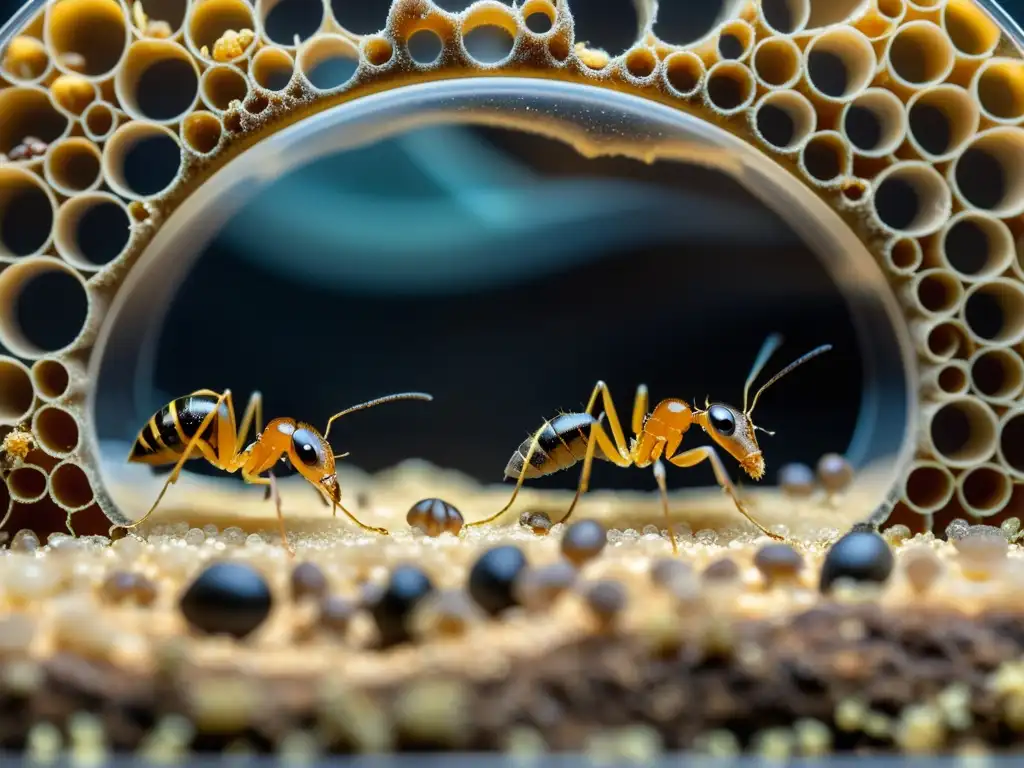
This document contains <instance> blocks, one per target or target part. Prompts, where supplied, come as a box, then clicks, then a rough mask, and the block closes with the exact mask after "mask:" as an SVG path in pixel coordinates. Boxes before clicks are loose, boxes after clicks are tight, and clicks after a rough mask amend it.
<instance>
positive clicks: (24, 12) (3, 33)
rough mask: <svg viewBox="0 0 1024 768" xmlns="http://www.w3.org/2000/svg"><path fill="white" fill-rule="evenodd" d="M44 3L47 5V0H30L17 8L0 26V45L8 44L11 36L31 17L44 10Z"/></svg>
mask: <svg viewBox="0 0 1024 768" xmlns="http://www.w3.org/2000/svg"><path fill="white" fill-rule="evenodd" d="M44 5H46V0H29V1H28V2H27V3H25V4H24V5H23V6H21V8H19V9H18V10H16V11H15V12H14V15H13V16H11V18H9V19H8V20H7V21H6V23H5V24H4V25H3V26H0V47H3V46H6V45H7V43H9V42H10V41H11V38H13V37H14V36H15V35H16V34H17V33H18V32H19V31H21V29H22V27H24V26H25V25H26V24H27V23H28V21H29V19H31V18H32V17H33V16H35V15H36V13H38V12H39V11H40V10H42V7H43V6H44Z"/></svg>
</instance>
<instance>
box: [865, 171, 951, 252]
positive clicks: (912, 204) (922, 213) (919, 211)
mask: <svg viewBox="0 0 1024 768" xmlns="http://www.w3.org/2000/svg"><path fill="white" fill-rule="evenodd" d="M872 202H873V204H874V209H875V216H876V217H877V218H878V221H879V222H880V223H881V224H882V225H883V226H885V227H886V228H887V229H889V230H890V231H891V232H893V234H897V235H904V236H910V237H921V236H923V235H928V234H931V233H932V232H935V231H936V230H938V229H939V228H940V227H942V225H943V224H944V223H945V222H946V220H947V219H948V218H949V214H950V212H951V211H952V209H953V200H952V196H951V195H950V192H949V187H947V186H946V182H945V181H944V180H943V178H942V176H940V175H939V172H938V171H936V170H935V169H934V168H933V167H932V166H930V165H928V164H927V163H923V162H918V161H912V162H905V163H897V164H896V165H892V166H890V167H889V168H886V169H885V170H884V171H882V172H881V173H880V174H878V176H876V177H875V192H874V195H873V196H872Z"/></svg>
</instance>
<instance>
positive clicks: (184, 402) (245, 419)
mask: <svg viewBox="0 0 1024 768" xmlns="http://www.w3.org/2000/svg"><path fill="white" fill-rule="evenodd" d="M433 399H434V398H433V397H431V396H430V395H427V394H424V393H422V392H403V393H401V394H397V395H386V396H385V397H378V398H376V399H375V400H370V401H368V402H365V403H360V404H359V405H354V406H352V407H351V408H347V409H345V410H344V411H341V412H340V413H336V414H334V415H333V416H331V418H330V419H328V420H327V427H326V428H325V429H324V433H323V435H322V436H321V435H320V433H319V432H317V430H316V428H315V427H313V426H311V425H309V424H305V423H303V422H301V421H296V420H295V419H288V418H279V419H274V420H272V421H271V422H270V423H269V424H268V425H267V427H266V429H263V427H262V423H263V397H262V395H261V394H260V393H259V392H254V393H253V394H252V396H251V397H250V398H249V403H248V405H247V406H246V408H245V412H244V413H243V414H242V423H241V425H240V426H239V427H237V428H236V426H235V425H236V421H235V407H234V403H233V401H232V399H231V390H229V389H226V390H224V391H223V392H221V393H218V392H214V391H213V390H212V389H199V390H196V391H195V392H193V393H192V394H190V395H187V396H185V397H180V398H178V399H177V400H173V401H171V402H170V403H168V404H167V405H165V406H164V407H163V408H161V409H160V410H159V411H157V412H156V413H155V414H153V416H151V417H150V419H149V421H148V422H147V423H146V426H145V427H143V428H142V429H141V430H140V431H139V434H138V436H137V437H136V438H135V443H134V444H133V445H132V450H131V453H130V454H129V456H128V461H129V462H131V463H136V464H150V465H152V466H163V465H167V464H170V463H172V462H174V469H173V470H172V471H171V473H170V476H169V477H168V478H167V481H166V482H165V483H164V486H163V489H162V490H161V491H160V495H159V496H157V498H156V501H155V502H153V506H152V507H150V509H149V511H148V512H147V513H146V514H145V515H143V516H142V518H141V519H139V520H137V521H136V522H134V523H131V524H130V525H125V526H121V527H123V528H128V529H131V528H136V527H138V526H140V525H142V523H143V522H145V521H146V519H147V518H148V517H149V516H150V515H152V514H153V512H154V511H155V510H156V508H157V505H159V504H160V500H161V499H163V497H164V494H165V493H166V492H167V489H168V488H169V487H170V486H171V484H173V483H174V482H176V481H177V479H178V476H179V474H180V473H181V468H182V467H183V466H184V464H185V462H186V461H188V460H189V459H199V458H202V459H206V461H208V462H209V463H210V464H212V465H213V466H214V467H216V468H217V469H222V470H224V471H226V472H232V473H234V472H237V471H239V470H241V472H242V479H243V480H245V482H247V483H252V484H254V485H268V486H270V488H269V489H268V490H269V491H270V492H271V495H272V496H273V498H274V504H275V506H276V508H277V519H278V523H279V524H280V527H281V541H282V543H284V545H285V548H286V549H288V550H289V551H291V549H290V548H289V547H288V541H287V537H286V535H285V534H286V531H285V527H284V515H283V514H282V512H281V498H280V496H279V495H278V493H277V485H276V484H275V481H274V475H273V473H272V472H270V470H272V469H273V467H274V465H275V464H277V462H279V461H290V462H291V464H292V466H294V467H295V468H296V469H297V470H298V471H299V473H300V474H301V475H302V476H303V477H304V478H305V479H306V480H307V481H308V482H309V483H310V484H311V485H312V486H313V487H314V488H316V490H317V491H318V492H319V493H320V495H321V497H322V498H323V499H324V500H325V502H330V504H332V505H333V511H334V516H335V517H337V516H338V510H339V509H340V510H341V511H342V512H344V513H345V514H346V515H347V516H348V517H349V519H350V520H352V522H354V523H355V524H356V525H358V526H359V527H360V528H362V529H363V530H366V531H372V532H373V533H379V534H382V535H384V536H387V535H388V533H389V532H388V531H387V529H385V528H376V527H374V526H372V525H367V524H366V523H364V522H362V521H361V520H360V519H359V518H357V517H356V516H355V515H353V514H352V513H351V512H349V511H348V510H347V509H345V507H344V506H342V504H341V487H340V485H339V484H338V475H337V472H336V471H335V465H334V463H335V461H336V460H337V459H341V458H344V457H345V456H348V454H347V453H343V454H340V455H336V454H335V453H334V451H333V450H332V449H331V445H330V443H328V442H327V436H328V435H329V434H330V431H331V425H332V424H333V423H334V421H335V420H337V419H340V418H341V417H342V416H347V415H348V414H350V413H354V412H356V411H362V410H365V409H367V408H372V407H374V406H376V405H381V404H383V403H390V402H394V401H396V400H433ZM254 419H255V422H256V440H255V442H252V443H250V444H249V445H248V446H247V447H246V448H244V449H243V448H242V445H243V441H244V440H245V438H246V436H247V435H248V434H249V428H250V427H251V426H252V423H253V420H254ZM183 446H184V447H183ZM264 472H270V475H269V476H268V477H261V475H262V474H263V473H264Z"/></svg>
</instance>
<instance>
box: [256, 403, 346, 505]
mask: <svg viewBox="0 0 1024 768" xmlns="http://www.w3.org/2000/svg"><path fill="white" fill-rule="evenodd" d="M275 433H276V435H279V437H278V440H280V441H281V442H279V443H278V445H279V447H280V449H281V451H282V453H283V455H285V456H287V457H288V461H290V462H291V464H292V466H293V467H295V469H296V470H298V472H299V474H300V475H302V476H303V477H304V478H306V480H308V481H309V482H310V483H312V484H313V485H315V486H317V487H318V488H320V489H321V490H323V491H325V492H326V493H327V494H328V496H329V497H330V498H334V496H335V495H336V491H337V486H338V479H337V477H336V475H335V472H334V453H333V451H332V450H331V446H330V445H329V444H328V442H327V441H326V440H324V438H323V437H322V436H321V435H320V433H319V432H318V431H317V430H316V428H315V427H312V426H310V425H309V424H303V423H302V422H296V421H293V420H292V419H274V420H273V421H272V422H270V424H268V425H267V429H266V430H264V434H275Z"/></svg>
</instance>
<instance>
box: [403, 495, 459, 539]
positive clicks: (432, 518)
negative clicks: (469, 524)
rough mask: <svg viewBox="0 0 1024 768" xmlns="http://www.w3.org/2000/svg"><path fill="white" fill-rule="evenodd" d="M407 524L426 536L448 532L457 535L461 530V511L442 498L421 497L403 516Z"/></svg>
mask: <svg viewBox="0 0 1024 768" xmlns="http://www.w3.org/2000/svg"><path fill="white" fill-rule="evenodd" d="M405 519H406V521H407V522H408V523H409V526H410V527H412V528H415V529H416V530H418V531H422V532H423V533H425V534H426V535H427V536H440V535H441V534H442V533H450V534H452V535H453V536H458V535H459V531H461V530H462V524H463V522H464V521H463V518H462V513H461V512H459V510H457V509H456V508H455V507H453V506H452V505H451V504H449V503H448V502H447V501H444V500H442V499H423V501H419V502H417V503H416V504H414V505H413V507H412V508H411V509H410V510H409V513H408V514H407V515H406V517H405Z"/></svg>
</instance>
